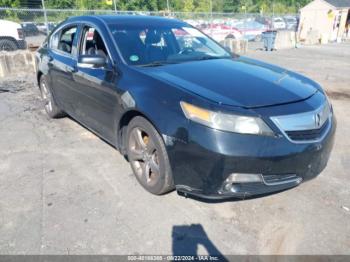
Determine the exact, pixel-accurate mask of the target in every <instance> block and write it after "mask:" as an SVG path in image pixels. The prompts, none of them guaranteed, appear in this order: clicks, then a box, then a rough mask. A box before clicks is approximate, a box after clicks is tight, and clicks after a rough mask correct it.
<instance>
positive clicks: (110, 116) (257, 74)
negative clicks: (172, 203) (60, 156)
mask: <svg viewBox="0 0 350 262" xmlns="http://www.w3.org/2000/svg"><path fill="white" fill-rule="evenodd" d="M36 62H37V79H38V83H39V87H40V90H41V94H42V98H43V100H44V101H45V109H46V111H47V113H48V115H49V116H50V117H53V118H56V117H61V116H64V115H65V114H68V115H69V116H71V117H72V118H74V119H76V120H77V121H78V122H80V123H81V124H82V125H84V126H85V127H87V128H89V129H90V130H91V131H92V132H94V133H96V134H97V135H98V136H100V137H101V138H103V139H104V140H105V141H107V142H109V143H110V144H112V145H113V146H115V147H116V148H117V149H118V150H119V151H120V152H121V153H122V154H123V155H125V156H126V158H127V159H128V161H129V162H130V164H131V167H132V170H133V172H134V174H135V176H136V178H137V180H138V181H139V182H140V184H141V185H142V186H143V187H144V188H145V189H146V190H148V191H149V192H151V193H153V194H163V193H165V192H168V191H170V190H172V189H174V188H176V189H177V190H178V191H179V192H182V193H185V194H192V195H196V196H201V197H206V198H226V197H247V196H252V195H258V194H266V193H271V192H276V191H281V190H285V189H288V188H291V187H294V186H297V185H299V184H300V183H301V182H302V181H305V180H308V179H310V178H313V177H315V176H316V175H318V174H319V173H320V172H321V171H322V170H323V169H324V168H325V166H326V164H327V161H328V159H329V156H330V153H331V150H332V146H333V140H334V133H335V129H336V121H335V117H334V115H333V110H332V106H331V104H330V102H329V100H328V98H327V96H326V94H325V92H324V91H323V90H322V88H321V87H320V86H319V85H318V84H317V83H315V82H314V81H312V80H310V79H308V78H306V77H304V76H302V75H299V74H297V73H294V72H291V71H288V70H286V69H283V68H280V67H278V66H274V65H271V64H267V63H264V62H260V61H257V60H253V59H250V58H247V57H242V56H237V55H232V54H230V53H229V52H228V51H227V50H226V49H224V48H223V47H221V46H220V45H219V44H217V43H216V42H215V41H213V40H212V39H211V38H209V37H208V36H206V35H205V34H203V33H202V32H200V31H199V30H197V29H195V28H193V27H192V26H190V25H188V24H186V23H184V22H182V21H179V20H175V19H165V18H160V17H147V16H82V17H73V18H69V19H68V20H66V21H64V22H63V23H61V24H60V25H58V26H57V27H56V28H55V30H53V32H52V33H51V34H50V36H49V37H48V38H47V40H46V42H45V43H44V44H43V46H42V47H41V48H40V49H39V50H38V52H37V54H36ZM116 175H117V172H116ZM119 175H121V174H119Z"/></svg>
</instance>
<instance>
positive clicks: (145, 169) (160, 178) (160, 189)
mask: <svg viewBox="0 0 350 262" xmlns="http://www.w3.org/2000/svg"><path fill="white" fill-rule="evenodd" d="M127 155H128V159H129V162H130V165H131V168H132V170H133V172H134V175H135V176H136V179H137V180H138V182H139V183H140V184H141V185H142V186H143V187H144V188H145V189H146V190H147V191H148V192H150V193H152V194H155V195H161V194H164V193H166V192H168V191H170V190H172V189H173V188H174V183H173V178H172V174H171V168H170V163H169V158H168V154H167V151H166V149H165V145H164V142H163V140H162V138H161V136H160V135H159V133H158V132H157V130H156V129H155V128H154V127H153V126H152V124H151V123H150V122H149V121H147V120H146V119H145V118H143V117H140V116H137V117H135V118H133V119H132V120H131V121H130V123H129V125H128V130H127Z"/></svg>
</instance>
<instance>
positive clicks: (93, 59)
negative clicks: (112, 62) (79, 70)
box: [78, 55, 107, 67]
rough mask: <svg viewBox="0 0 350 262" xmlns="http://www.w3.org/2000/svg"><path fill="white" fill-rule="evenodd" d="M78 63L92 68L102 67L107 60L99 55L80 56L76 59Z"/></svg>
mask: <svg viewBox="0 0 350 262" xmlns="http://www.w3.org/2000/svg"><path fill="white" fill-rule="evenodd" d="M78 63H79V64H83V65H91V66H93V67H102V66H105V65H106V64H107V59H106V58H105V57H103V56H100V55H81V56H79V58H78Z"/></svg>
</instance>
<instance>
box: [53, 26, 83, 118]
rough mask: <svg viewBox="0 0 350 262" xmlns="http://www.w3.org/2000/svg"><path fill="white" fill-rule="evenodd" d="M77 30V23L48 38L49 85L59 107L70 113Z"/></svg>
mask: <svg viewBox="0 0 350 262" xmlns="http://www.w3.org/2000/svg"><path fill="white" fill-rule="evenodd" d="M77 31H78V25H77V24H72V25H67V26H65V27H63V28H62V29H60V30H58V31H57V32H56V33H54V34H53V35H52V37H51V39H50V49H49V53H48V59H49V62H48V66H49V71H50V75H51V81H50V86H51V87H52V92H53V95H54V98H55V100H56V102H57V103H58V105H59V106H60V108H62V109H63V110H64V111H66V112H67V113H69V114H70V113H72V111H73V108H74V100H75V99H76V98H75V96H74V92H72V90H74V79H73V74H74V73H75V71H76V65H77Z"/></svg>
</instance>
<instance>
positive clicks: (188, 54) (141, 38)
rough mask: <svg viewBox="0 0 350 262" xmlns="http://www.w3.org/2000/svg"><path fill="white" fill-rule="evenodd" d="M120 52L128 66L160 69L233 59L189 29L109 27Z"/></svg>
mask: <svg viewBox="0 0 350 262" xmlns="http://www.w3.org/2000/svg"><path fill="white" fill-rule="evenodd" d="M109 27H110V29H111V32H112V35H113V37H114V39H115V41H116V43H117V45H118V48H119V50H120V52H121V54H122V56H123V58H124V60H125V61H126V62H127V63H128V64H129V65H138V66H158V65H163V64H170V63H181V62H188V61H196V60H205V59H220V58H230V57H231V55H230V53H228V52H227V51H226V50H225V49H224V48H222V47H221V46H219V45H218V44H217V43H215V42H214V41H213V40H211V39H210V38H208V37H207V36H206V35H204V34H203V33H201V32H200V31H198V30H197V29H194V28H192V27H190V26H182V25H180V26H178V27H177V26H171V27H167V26H152V27H151V26H149V27H148V26H146V25H145V26H122V25H113V24H112V25H109Z"/></svg>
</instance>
